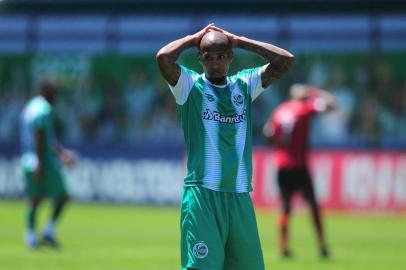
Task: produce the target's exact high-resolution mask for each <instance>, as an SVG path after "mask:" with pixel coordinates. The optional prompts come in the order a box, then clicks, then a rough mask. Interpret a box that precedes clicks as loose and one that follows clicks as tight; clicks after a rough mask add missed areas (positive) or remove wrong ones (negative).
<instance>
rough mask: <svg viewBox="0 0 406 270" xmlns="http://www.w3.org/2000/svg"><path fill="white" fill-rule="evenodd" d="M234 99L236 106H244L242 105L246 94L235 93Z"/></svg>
mask: <svg viewBox="0 0 406 270" xmlns="http://www.w3.org/2000/svg"><path fill="white" fill-rule="evenodd" d="M232 101H233V103H234V105H235V106H237V107H242V106H243V105H244V96H243V95H241V94H240V93H238V94H235V95H234V96H233V97H232Z"/></svg>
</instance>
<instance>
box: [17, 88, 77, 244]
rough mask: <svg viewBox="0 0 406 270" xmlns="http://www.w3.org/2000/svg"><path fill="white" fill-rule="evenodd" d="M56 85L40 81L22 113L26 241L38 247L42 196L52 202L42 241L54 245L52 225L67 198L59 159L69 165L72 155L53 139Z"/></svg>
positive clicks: (71, 162) (53, 225) (72, 162)
mask: <svg viewBox="0 0 406 270" xmlns="http://www.w3.org/2000/svg"><path fill="white" fill-rule="evenodd" d="M56 96H57V87H56V85H55V84H54V83H53V82H51V81H43V82H41V83H40V84H39V87H38V95H37V96H36V97H34V98H33V99H31V100H30V101H29V102H28V103H27V105H26V106H25V108H24V109H23V111H22V115H21V148H22V149H21V150H22V167H23V176H24V181H25V192H26V195H27V196H28V208H27V214H26V226H27V231H26V235H25V237H26V238H25V240H26V244H27V246H28V248H31V249H34V248H37V247H38V244H39V242H40V241H38V239H37V236H36V232H35V229H36V226H35V225H36V213H37V209H38V206H39V204H40V203H41V201H42V199H43V198H45V197H47V198H50V199H52V201H53V212H52V215H51V218H50V220H49V222H48V224H47V226H46V228H45V230H44V232H43V235H42V240H41V243H43V244H46V245H49V246H51V247H54V248H57V247H58V246H59V245H58V242H57V241H56V238H55V226H56V222H57V221H58V219H59V217H60V215H61V213H62V209H63V208H64V206H65V204H66V202H67V201H68V198H69V197H68V194H67V191H66V188H65V185H64V176H63V173H62V170H61V165H60V161H62V163H64V164H66V165H68V166H72V165H74V163H75V157H74V155H73V154H72V153H71V152H70V151H68V150H66V149H64V148H63V147H62V146H61V145H60V144H58V143H57V142H56V140H55V135H54V134H55V130H54V126H53V114H54V112H53V109H52V105H53V103H54V101H55V98H56Z"/></svg>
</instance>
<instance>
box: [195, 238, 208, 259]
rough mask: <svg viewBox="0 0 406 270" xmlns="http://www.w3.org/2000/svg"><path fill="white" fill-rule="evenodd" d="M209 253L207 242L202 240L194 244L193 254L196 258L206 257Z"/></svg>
mask: <svg viewBox="0 0 406 270" xmlns="http://www.w3.org/2000/svg"><path fill="white" fill-rule="evenodd" d="M207 254H209V247H208V246H207V245H206V244H205V243H203V242H200V243H197V244H195V245H194V246H193V256H195V258H196V259H204V258H206V257H207Z"/></svg>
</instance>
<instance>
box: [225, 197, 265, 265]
mask: <svg viewBox="0 0 406 270" xmlns="http://www.w3.org/2000/svg"><path fill="white" fill-rule="evenodd" d="M236 197H238V198H237V200H236V201H235V204H234V206H231V204H230V225H229V235H228V241H227V244H226V250H225V252H226V255H225V262H224V268H223V270H247V269H249V270H263V269H265V267H264V259H263V255H262V249H261V242H260V239H259V234H258V227H257V222H256V216H255V211H254V207H253V204H252V200H251V197H250V195H249V194H248V193H244V194H236Z"/></svg>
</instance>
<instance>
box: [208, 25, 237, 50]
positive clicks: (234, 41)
mask: <svg viewBox="0 0 406 270" xmlns="http://www.w3.org/2000/svg"><path fill="white" fill-rule="evenodd" d="M210 30H214V31H218V32H220V33H223V34H224V35H226V37H227V38H228V39H229V40H230V42H231V45H232V46H233V48H236V47H237V46H238V36H237V35H234V34H233V33H230V32H228V31H226V30H224V29H222V28H220V27H217V26H215V25H213V26H212V27H211V28H210Z"/></svg>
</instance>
